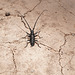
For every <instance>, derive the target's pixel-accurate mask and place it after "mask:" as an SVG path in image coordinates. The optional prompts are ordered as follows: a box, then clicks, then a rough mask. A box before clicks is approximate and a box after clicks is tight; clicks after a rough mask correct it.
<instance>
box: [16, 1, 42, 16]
mask: <svg viewBox="0 0 75 75" xmlns="http://www.w3.org/2000/svg"><path fill="white" fill-rule="evenodd" d="M41 2H42V0H39V2H38V3H37V4H36V5H35V6H34V7H33V8H32V9H29V10H28V11H27V12H26V13H24V15H23V16H25V15H27V14H28V13H29V12H32V11H33V10H34V9H35V8H36V7H37V6H38V5H39V4H41ZM17 12H18V13H19V15H17V16H18V17H20V16H21V13H20V12H19V11H17Z"/></svg>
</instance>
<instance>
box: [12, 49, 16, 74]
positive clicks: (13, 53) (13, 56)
mask: <svg viewBox="0 0 75 75" xmlns="http://www.w3.org/2000/svg"><path fill="white" fill-rule="evenodd" d="M11 52H12V58H13V59H12V60H13V64H14V73H15V74H16V72H17V65H16V60H15V51H14V49H13V50H11Z"/></svg>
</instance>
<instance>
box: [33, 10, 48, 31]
mask: <svg viewBox="0 0 75 75" xmlns="http://www.w3.org/2000/svg"><path fill="white" fill-rule="evenodd" d="M44 11H47V10H43V12H44ZM43 12H42V13H43ZM42 13H41V14H40V15H39V16H38V18H37V19H36V21H35V24H34V27H33V30H34V29H35V26H36V23H37V21H38V19H39V18H40V16H41V15H42Z"/></svg>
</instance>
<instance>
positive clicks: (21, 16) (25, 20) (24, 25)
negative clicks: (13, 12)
mask: <svg viewBox="0 0 75 75" xmlns="http://www.w3.org/2000/svg"><path fill="white" fill-rule="evenodd" d="M22 18H24V20H25V22H26V24H27V25H28V27H29V29H30V31H31V28H30V26H29V24H28V22H27V21H26V19H25V16H21V20H22ZM23 23H24V22H23ZM24 26H25V23H24ZM25 27H26V26H25Z"/></svg>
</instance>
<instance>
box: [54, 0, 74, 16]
mask: <svg viewBox="0 0 75 75" xmlns="http://www.w3.org/2000/svg"><path fill="white" fill-rule="evenodd" d="M55 1H56V0H55ZM56 2H57V3H58V4H59V5H60V7H62V8H63V9H64V10H66V11H67V12H69V13H70V14H72V15H73V16H75V14H74V13H73V12H71V11H70V10H68V9H66V8H65V7H64V6H63V5H62V4H61V2H60V1H56Z"/></svg>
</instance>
